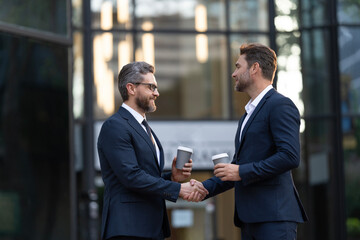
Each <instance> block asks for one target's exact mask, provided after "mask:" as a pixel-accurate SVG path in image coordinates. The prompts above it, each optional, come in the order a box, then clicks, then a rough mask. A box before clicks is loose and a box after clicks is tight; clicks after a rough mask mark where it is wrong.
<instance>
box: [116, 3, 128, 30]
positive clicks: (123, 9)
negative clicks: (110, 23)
mask: <svg viewBox="0 0 360 240" xmlns="http://www.w3.org/2000/svg"><path fill="white" fill-rule="evenodd" d="M117 20H118V22H119V23H120V24H125V23H127V22H128V21H129V0H117Z"/></svg>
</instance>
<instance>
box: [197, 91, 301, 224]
mask: <svg viewBox="0 0 360 240" xmlns="http://www.w3.org/2000/svg"><path fill="white" fill-rule="evenodd" d="M245 116H246V115H244V116H242V118H241V119H240V121H239V125H238V130H237V133H236V136H235V154H234V158H233V161H232V163H233V164H237V165H240V166H239V175H240V177H241V181H236V182H232V181H226V182H225V181H221V180H220V179H219V178H217V177H215V176H214V177H212V178H210V179H208V180H206V181H204V182H203V184H204V186H205V187H206V188H207V189H208V191H209V195H208V197H211V196H214V195H216V194H219V193H221V192H224V191H226V190H228V189H230V188H232V187H235V214H234V222H235V225H236V226H238V227H240V226H241V224H242V223H256V222H274V221H275V222H276V221H293V222H304V221H306V220H307V216H306V213H305V211H304V208H303V206H302V204H301V202H300V198H299V195H298V192H297V190H296V188H295V186H294V182H293V179H292V175H291V169H293V168H297V167H298V166H299V163H300V143H299V127H300V115H299V111H298V110H297V108H296V106H295V105H294V103H293V102H292V101H291V100H290V99H289V98H286V97H284V96H283V95H281V94H280V93H278V92H277V91H276V90H275V89H271V90H270V91H269V92H267V93H266V94H265V96H264V97H263V98H262V100H261V101H260V102H259V104H258V105H257V106H256V108H255V110H254V112H253V113H252V115H251V116H250V118H249V120H248V121H247V123H246V125H245V127H244V129H243V133H242V137H241V141H240V140H239V135H240V129H241V124H242V122H243V121H244V118H245Z"/></svg>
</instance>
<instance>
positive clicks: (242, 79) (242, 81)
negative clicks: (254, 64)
mask: <svg viewBox="0 0 360 240" xmlns="http://www.w3.org/2000/svg"><path fill="white" fill-rule="evenodd" d="M236 80H237V83H235V87H234V88H235V91H238V92H244V91H245V89H246V88H247V87H249V86H250V81H251V80H250V73H249V70H247V71H246V72H244V73H243V74H241V75H240V76H239V77H237V78H236Z"/></svg>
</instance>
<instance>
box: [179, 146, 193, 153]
mask: <svg viewBox="0 0 360 240" xmlns="http://www.w3.org/2000/svg"><path fill="white" fill-rule="evenodd" d="M178 150H182V151H185V152H191V153H192V152H193V150H192V149H191V148H187V147H183V146H179V147H178Z"/></svg>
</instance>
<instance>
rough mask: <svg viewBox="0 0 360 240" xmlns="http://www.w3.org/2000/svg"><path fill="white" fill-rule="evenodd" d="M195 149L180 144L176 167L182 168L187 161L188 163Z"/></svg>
mask: <svg viewBox="0 0 360 240" xmlns="http://www.w3.org/2000/svg"><path fill="white" fill-rule="evenodd" d="M192 153H193V150H192V149H191V148H187V147H183V146H179V147H178V149H177V157H176V168H177V169H182V168H183V167H184V165H185V163H188V162H189V160H190V158H191V155H192Z"/></svg>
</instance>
